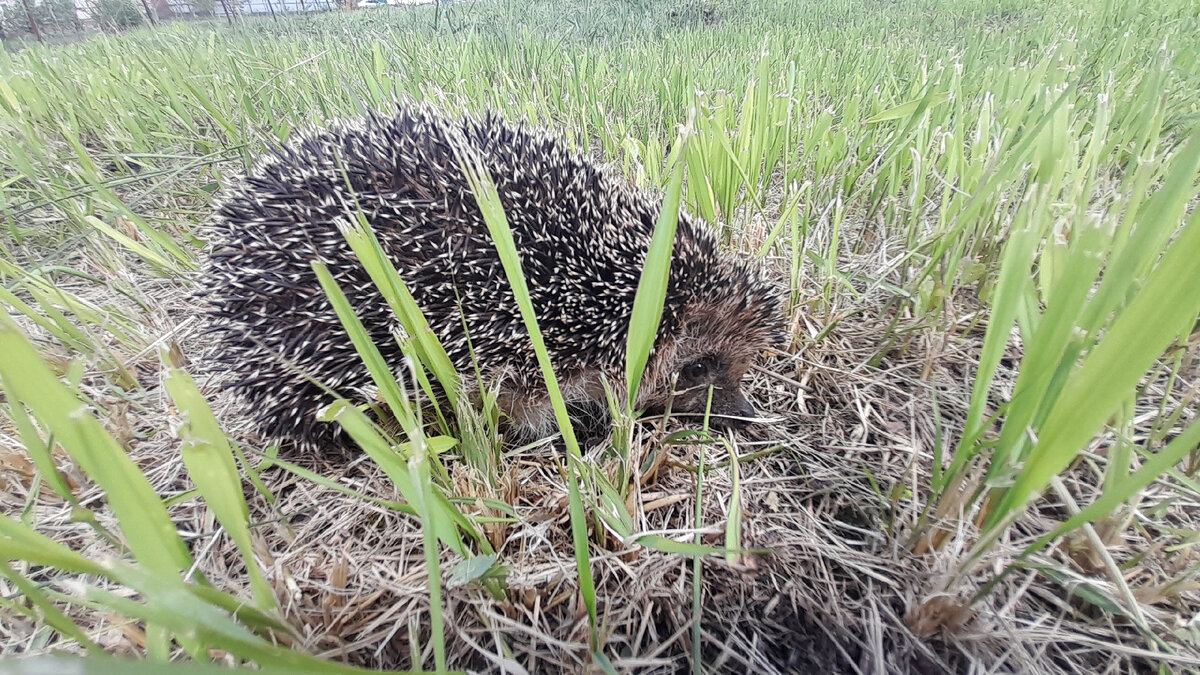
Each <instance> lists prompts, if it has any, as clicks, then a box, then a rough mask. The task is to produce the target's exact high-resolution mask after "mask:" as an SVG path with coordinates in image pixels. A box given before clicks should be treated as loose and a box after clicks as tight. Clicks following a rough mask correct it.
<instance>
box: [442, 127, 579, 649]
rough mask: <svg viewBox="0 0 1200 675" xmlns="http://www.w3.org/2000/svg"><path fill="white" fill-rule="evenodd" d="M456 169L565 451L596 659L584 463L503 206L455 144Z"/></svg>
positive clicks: (479, 168)
mask: <svg viewBox="0 0 1200 675" xmlns="http://www.w3.org/2000/svg"><path fill="white" fill-rule="evenodd" d="M455 152H456V153H457V155H458V160H459V165H460V166H461V167H462V170H463V174H464V175H465V176H466V178H467V181H468V183H469V184H470V186H471V192H472V194H473V195H474V196H475V201H476V202H477V204H478V205H479V209H480V211H481V212H482V214H483V219H484V222H485V223H486V224H487V228H488V232H489V233H491V236H492V240H493V241H494V242H495V244H496V252H497V253H498V254H499V256H500V261H501V264H502V265H503V266H504V273H505V275H506V276H507V277H508V282H509V284H510V286H511V287H512V291H513V295H514V297H515V299H516V302H517V306H518V307H519V308H520V310H521V318H522V319H523V320H524V322H525V330H526V331H528V333H529V339H530V341H531V342H532V343H533V349H534V352H535V353H536V354H537V359H538V364H539V365H540V366H541V369H542V377H543V378H544V380H545V382H546V389H547V391H548V392H549V395H550V401H551V404H552V405H553V407H554V417H555V419H556V420H557V422H558V428H559V431H560V433H561V434H562V438H563V443H564V444H565V445H566V447H567V464H566V481H567V490H568V509H569V512H570V518H571V535H572V540H573V543H574V546H575V567H576V571H577V572H578V574H579V592H580V596H581V598H582V600H583V604H584V607H585V609H586V610H587V616H588V629H589V631H588V643H589V645H590V647H591V649H592V652H593V657H594V658H595V657H598V656H601V652H600V649H601V645H600V642H599V633H598V628H599V625H598V618H597V614H596V586H595V583H594V581H593V580H592V568H591V557H590V555H589V553H588V536H587V515H586V513H585V512H584V508H583V497H582V494H581V490H580V484H581V482H583V480H584V475H585V465H584V463H583V455H582V453H581V452H580V450H579V441H578V440H576V438H575V429H574V427H572V425H571V418H570V416H569V415H568V414H567V406H566V402H565V401H564V399H563V395H562V390H561V389H559V386H558V378H557V377H556V376H555V374H554V366H553V364H551V363H550V355H549V353H548V352H547V351H546V343H545V341H544V340H543V339H542V333H541V330H539V329H538V324H537V316H536V314H535V313H534V311H533V301H532V300H531V299H530V295H529V287H528V286H527V285H526V283H525V273H524V272H523V271H522V269H521V258H520V255H519V254H518V253H517V245H516V242H515V241H514V240H513V235H512V230H511V229H509V226H508V219H507V218H506V217H505V215H504V207H503V205H502V204H501V202H500V196H499V195H498V194H497V193H496V186H495V185H494V184H493V183H492V179H491V176H490V175H489V174H488V172H487V169H486V168H485V167H484V166H483V164H482V162H481V161H480V160H479V158H478V157H476V156H474V155H473V154H471V151H470V150H469V149H467V148H463V147H461V146H456V148H455Z"/></svg>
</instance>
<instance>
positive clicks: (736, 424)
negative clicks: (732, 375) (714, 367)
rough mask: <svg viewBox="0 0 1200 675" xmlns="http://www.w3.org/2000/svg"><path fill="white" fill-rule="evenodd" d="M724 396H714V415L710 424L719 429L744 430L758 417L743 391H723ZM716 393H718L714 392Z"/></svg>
mask: <svg viewBox="0 0 1200 675" xmlns="http://www.w3.org/2000/svg"><path fill="white" fill-rule="evenodd" d="M722 392H723V393H724V395H723V396H720V397H716V396H714V400H713V411H712V412H713V415H712V418H711V420H710V424H712V426H714V427H716V428H717V429H722V430H724V429H743V428H745V427H747V426H749V425H750V423H751V421H752V420H753V419H754V418H755V417H758V411H757V410H755V409H754V406H753V405H752V404H751V403H750V401H749V400H747V399H746V395H745V394H743V393H742V390H741V389H732V390H722ZM714 393H716V392H714Z"/></svg>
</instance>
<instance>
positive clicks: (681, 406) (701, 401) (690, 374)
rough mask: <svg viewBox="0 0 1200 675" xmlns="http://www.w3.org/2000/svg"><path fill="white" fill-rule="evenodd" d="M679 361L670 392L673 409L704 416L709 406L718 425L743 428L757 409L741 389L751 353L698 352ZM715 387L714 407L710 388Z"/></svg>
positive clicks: (698, 416) (713, 421) (710, 420)
mask: <svg viewBox="0 0 1200 675" xmlns="http://www.w3.org/2000/svg"><path fill="white" fill-rule="evenodd" d="M673 360H674V361H675V362H676V363H678V364H679V365H678V367H677V368H676V372H675V373H674V378H673V381H674V383H675V385H674V389H673V391H672V392H671V411H672V412H673V413H684V414H687V415H688V416H689V417H694V418H696V419H699V418H700V417H703V415H704V411H705V409H706V408H707V409H709V412H710V418H709V423H710V424H711V425H712V426H713V427H715V428H717V429H729V428H741V427H744V426H746V425H747V424H749V422H750V420H751V419H753V418H754V417H755V416H756V415H757V413H756V411H755V410H754V406H752V405H750V401H748V400H746V395H745V394H744V393H742V378H743V377H744V376H745V375H746V371H747V370H749V368H750V356H749V355H745V354H723V353H721V352H718V351H712V352H698V353H692V354H688V355H686V357H685V358H682V359H680V358H678V357H677V358H676V359H673ZM710 389H711V390H712V407H711V408H708V392H709V390H710Z"/></svg>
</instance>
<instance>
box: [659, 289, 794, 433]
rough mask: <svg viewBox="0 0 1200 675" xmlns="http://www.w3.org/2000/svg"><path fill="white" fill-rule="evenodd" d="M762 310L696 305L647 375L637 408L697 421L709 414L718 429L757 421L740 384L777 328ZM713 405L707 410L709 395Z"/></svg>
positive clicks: (721, 305) (692, 306) (688, 310)
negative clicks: (669, 412) (678, 333)
mask: <svg viewBox="0 0 1200 675" xmlns="http://www.w3.org/2000/svg"><path fill="white" fill-rule="evenodd" d="M761 312H762V308H761V307H745V306H741V307H731V306H728V305H724V304H707V303H694V304H693V305H691V306H689V307H688V309H687V311H686V312H685V316H687V317H688V320H687V321H686V322H684V324H683V325H682V330H681V331H680V335H679V337H678V338H677V339H675V340H671V341H669V342H668V343H667V344H664V345H661V346H660V348H659V349H658V350H657V352H656V353H655V354H654V355H653V356H652V358H651V361H650V364H649V365H648V367H647V369H646V376H645V379H644V380H643V386H642V390H641V391H640V392H639V394H638V407H640V408H645V409H647V410H648V411H650V412H652V413H661V412H664V411H665V410H666V408H667V404H668V402H669V403H670V410H671V413H672V414H683V415H687V416H689V417H693V418H694V419H696V420H698V419H699V418H701V417H703V415H704V412H705V410H706V408H707V409H708V410H709V413H710V418H711V424H712V425H713V426H714V427H717V428H729V427H741V426H745V425H746V424H748V423H749V420H750V418H753V417H755V416H756V415H757V412H756V411H755V409H754V406H753V405H751V404H750V402H749V401H748V400H747V399H746V396H745V394H744V393H743V392H742V386H741V383H742V378H743V377H745V375H746V372H747V371H748V370H749V369H750V365H751V363H752V362H753V361H754V359H755V357H757V356H758V355H759V354H760V353H761V352H762V351H763V350H765V349H766V348H768V347H770V346H772V345H773V344H775V343H776V342H777V341H778V328H777V326H776V325H775V323H774V322H773V321H769V320H764V316H763V315H762V313H761ZM710 388H711V389H712V405H711V408H708V406H709V403H708V397H709V393H708V392H709V389H710Z"/></svg>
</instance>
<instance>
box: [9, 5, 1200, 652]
mask: <svg viewBox="0 0 1200 675" xmlns="http://www.w3.org/2000/svg"><path fill="white" fill-rule="evenodd" d="M1198 34H1200V5H1197V4H1196V3H1194V2H1191V1H1190V0H1161V1H1160V2H1155V3H1141V2H1133V1H1122V0H1109V1H1108V2H1099V3H1098V2H1086V1H1084V0H1039V1H1036V2H1035V1H1033V0H829V1H823V2H817V1H815V0H814V1H809V0H789V1H786V2H760V1H759V0H751V1H750V2H747V3H727V2H724V1H719V2H707V3H704V2H696V1H694V0H680V1H678V2H672V1H670V0H661V1H660V0H643V1H637V0H629V1H628V2H612V1H610V0H587V1H585V2H577V1H576V0H561V1H558V2H553V3H552V2H548V1H546V0H538V1H535V2H526V3H514V2H508V1H507V0H499V1H497V2H489V3H469V2H467V3H456V4H451V5H445V6H441V7H420V8H394V9H377V10H369V11H366V10H364V11H355V12H337V13H328V14H322V15H313V16H304V17H290V18H287V19H285V20H281V21H272V20H270V19H269V18H263V19H259V18H255V19H246V20H244V21H242V22H240V23H238V24H237V25H236V26H234V27H232V28H230V27H228V26H226V25H224V24H223V23H221V22H210V23H189V24H165V25H162V26H160V27H158V28H156V29H144V30H139V31H136V32H131V33H126V34H121V35H115V36H96V37H93V38H91V39H87V40H85V41H82V42H79V43H78V44H72V45H60V46H54V47H40V46H36V45H32V46H28V47H26V48H23V49H20V50H15V49H11V50H9V51H0V76H2V77H0V220H2V221H3V235H2V236H0V303H3V304H4V306H5V310H6V311H5V316H3V317H0V387H2V389H0V393H2V399H0V487H2V490H0V508H2V510H3V511H4V514H5V515H4V516H3V517H2V518H0V619H2V620H0V649H2V650H3V651H2V652H0V653H2V654H4V655H5V656H17V655H22V656H38V655H45V654H50V653H58V654H60V655H62V654H66V655H86V656H87V657H88V658H90V659H91V661H89V663H90V664H91V665H92V666H93V667H94V668H96V672H110V670H115V669H118V668H119V669H120V670H121V671H123V672H132V671H134V670H135V665H138V664H140V666H141V667H142V668H144V669H146V671H147V672H159V671H160V670H161V668H162V665H161V664H162V662H164V661H168V660H170V661H173V662H177V663H176V664H175V665H176V666H177V667H181V666H180V664H179V662H185V661H190V662H212V663H215V664H220V665H222V666H230V665H247V664H257V665H258V666H259V667H262V668H264V669H267V670H270V669H272V668H274V669H277V670H278V672H349V671H351V670H352V669H354V668H376V669H378V668H386V669H427V670H428V669H437V670H444V669H450V670H465V669H472V670H478V671H486V672H508V673H520V672H558V671H561V670H568V671H572V672H578V671H582V670H585V669H595V670H596V671H599V672H605V671H607V672H680V671H691V672H726V671H728V672H810V671H818V672H837V673H842V672H846V673H853V672H862V673H909V672H921V673H929V672H948V673H960V672H979V673H983V672H1023V673H1024V672H1030V673H1042V672H1044V673H1060V672H1066V673H1125V672H1147V673H1148V672H1156V673H1182V672H1196V671H1197V670H1200V449H1198V448H1200V424H1198V423H1197V421H1196V418H1197V409H1198V406H1197V402H1196V398H1197V395H1200V359H1198V357H1200V210H1198V209H1197V208H1196V206H1197V204H1198V203H1200V200H1198V197H1200V187H1198V184H1197V179H1198V177H1200V43H1198V42H1197V40H1196V35H1198ZM400 96H409V97H413V98H418V99H422V100H427V101H432V102H436V103H439V104H440V105H442V106H444V107H445V108H447V109H450V110H469V111H482V110H483V109H485V108H491V109H494V110H497V111H500V112H501V113H503V114H504V115H505V116H506V117H509V118H512V119H524V120H528V121H530V122H533V123H535V124H538V125H542V126H546V127H550V128H552V129H554V130H555V131H556V132H557V133H559V134H560V135H561V136H562V137H563V138H564V139H566V141H567V142H568V143H569V144H570V145H571V146H572V147H574V148H576V149H578V150H580V151H583V152H587V153H590V154H591V155H593V156H594V157H595V158H596V159H597V160H598V161H602V162H605V163H608V164H610V165H611V166H613V167H615V168H616V169H617V170H620V171H623V172H624V173H625V174H626V175H628V177H629V178H630V180H632V181H635V182H637V183H639V184H642V185H644V186H646V187H649V188H652V189H654V190H658V191H660V192H662V193H665V194H667V195H668V196H672V195H678V194H682V203H683V205H684V207H685V208H687V209H688V210H690V211H691V212H693V213H695V214H698V215H700V216H702V217H703V218H705V219H706V220H708V221H709V222H711V223H713V224H714V226H715V227H717V228H718V229H719V231H720V233H721V234H722V236H723V239H724V241H725V243H726V244H727V245H728V246H729V247H730V248H732V249H736V250H738V251H741V252H742V253H743V254H744V255H746V256H756V257H759V258H761V259H763V260H764V262H765V264H767V265H768V266H769V267H770V268H771V269H772V270H773V271H775V272H777V274H778V278H779V279H780V280H781V283H784V284H787V286H788V288H789V290H790V293H789V302H788V307H787V311H788V313H789V316H788V319H789V322H790V324H789V325H790V326H791V327H792V336H791V340H790V343H789V344H788V346H787V348H786V349H783V350H781V351H779V352H777V353H772V354H770V355H767V356H766V357H765V358H764V360H763V362H762V363H761V364H760V366H761V367H759V368H758V369H756V370H755V371H754V372H753V373H752V378H751V382H750V390H751V392H752V394H753V398H754V400H755V402H756V404H757V406H758V408H759V409H760V411H761V412H762V414H763V415H764V416H765V417H767V418H769V419H770V421H769V422H766V423H763V424H760V425H758V426H757V427H756V428H754V429H752V430H750V431H747V432H745V433H739V434H734V435H728V436H720V435H709V434H707V433H704V432H701V433H696V434H685V433H680V427H679V426H678V425H677V424H674V423H671V424H663V423H660V422H659V421H658V420H647V421H643V422H635V421H634V420H632V419H631V417H630V415H628V414H626V415H617V424H616V426H615V430H614V433H613V435H612V436H611V438H609V439H608V440H607V441H606V442H604V443H600V444H598V445H590V446H585V447H577V446H576V445H575V443H574V441H573V440H572V439H573V434H571V433H569V430H568V429H566V428H564V429H563V431H564V433H563V437H564V439H565V440H561V441H555V443H556V444H557V445H559V446H565V449H566V450H567V452H566V457H567V460H566V462H565V463H564V462H563V460H562V459H561V457H560V454H561V453H559V452H556V451H554V450H553V449H552V447H551V446H547V445H539V446H535V447H524V448H512V447H505V446H504V444H503V442H502V439H501V438H499V437H498V436H497V432H496V429H495V426H494V425H493V424H491V423H490V421H489V420H490V418H489V416H488V415H487V414H486V413H487V411H477V410H470V409H468V408H469V406H467V405H466V404H463V405H462V406H460V409H458V410H455V411H450V413H449V414H447V415H446V416H445V418H442V419H431V418H429V417H426V418H425V423H421V422H420V421H419V419H418V416H417V414H416V411H418V410H419V408H420V406H419V405H416V406H414V404H416V403H418V402H419V400H420V399H421V398H422V397H423V394H422V387H421V386H418V385H415V384H413V383H400V384H402V385H404V384H407V386H404V387H397V388H396V390H395V392H394V393H398V395H397V396H396V397H395V399H394V400H389V401H388V403H389V404H390V405H391V406H392V410H394V411H396V412H397V416H398V417H399V418H400V419H401V420H402V421H404V422H406V424H405V425H404V426H405V434H404V437H402V438H391V437H387V436H386V435H383V434H382V433H381V432H380V431H378V430H376V429H373V428H371V427H370V425H369V424H366V423H365V419H366V418H365V417H362V416H361V415H359V414H358V413H357V412H356V410H355V409H354V408H352V407H343V408H342V409H341V410H340V411H339V412H340V417H339V420H340V421H341V423H343V424H344V425H346V428H347V430H348V431H350V432H351V433H352V434H353V435H354V436H355V438H356V439H359V440H361V441H362V443H363V445H364V447H367V448H369V450H368V452H367V453H366V454H364V455H362V456H360V457H354V458H345V457H302V458H295V457H290V456H288V457H278V456H276V454H275V452H274V450H273V449H272V448H265V447H262V445H261V444H260V443H259V442H258V441H257V439H255V438H253V437H251V436H250V435H248V434H247V432H246V429H247V426H246V416H245V413H246V411H244V410H242V409H240V407H239V404H238V402H237V401H236V400H232V399H230V398H229V397H228V396H227V395H226V394H225V393H224V392H223V391H222V389H221V388H220V386H219V385H220V383H221V374H220V373H219V372H213V371H212V369H210V368H208V367H207V366H206V364H207V363H208V362H209V361H211V358H212V350H213V347H212V345H211V344H209V343H208V342H207V341H206V339H205V336H204V334H203V330H204V326H203V324H202V322H201V321H200V318H199V317H198V316H197V315H196V312H195V307H194V306H193V305H192V304H191V303H190V301H189V299H188V294H189V293H190V292H191V290H192V289H193V288H194V286H195V279H196V274H197V273H198V272H197V270H198V269H199V266H200V262H201V261H202V260H203V256H204V230H203V227H202V225H203V222H204V220H205V218H206V217H207V215H208V214H209V213H210V211H211V208H212V201H213V198H214V194H215V193H216V192H217V191H218V190H219V188H220V187H221V186H222V185H224V184H225V183H226V182H227V181H230V180H233V179H236V177H237V176H238V175H239V174H240V173H241V172H243V171H245V169H246V168H247V166H248V165H249V163H250V162H252V161H253V159H254V158H255V157H256V155H257V154H258V153H259V152H260V151H262V150H263V148H264V147H265V146H266V144H267V143H269V142H271V141H274V140H276V139H283V138H287V137H288V136H289V135H291V134H293V133H295V132H296V131H297V130H298V129H303V128H308V127H310V126H312V125H319V124H322V123H324V122H326V121H328V120H330V119H334V118H339V117H349V116H353V115H356V114H359V113H360V112H361V111H362V110H364V109H367V108H374V107H386V106H388V105H390V104H391V101H393V100H394V99H395V98H396V97H400ZM482 178H484V180H483V182H482V183H481V185H480V194H486V189H487V186H488V183H487V181H486V177H482ZM667 201H668V202H670V200H669V199H668V200H667ZM667 220H669V219H667ZM496 223H497V224H498V225H501V229H500V230H499V232H500V233H501V234H502V233H503V227H502V223H500V222H499V221H496ZM359 236H362V237H363V238H362V239H361V240H360V241H359V243H360V244H361V246H362V250H363V251H364V256H363V258H364V264H367V265H371V264H375V265H376V268H377V269H379V270H381V274H384V275H386V268H387V265H385V264H382V263H383V262H385V261H381V260H379V259H376V258H372V255H373V254H372V250H371V245H370V238H369V237H366V233H359ZM498 240H500V241H501V243H503V237H502V236H501V237H499V238H498ZM660 263H665V261H660ZM516 267H517V268H519V265H518V266H516ZM329 290H331V291H332V290H333V289H329ZM331 295H332V296H334V297H335V298H336V295H337V294H336V292H333V293H331ZM651 301H652V298H651ZM396 306H397V307H400V308H401V313H403V311H405V309H411V308H405V307H404V304H403V298H402V297H400V298H397V305H396ZM412 349H413V353H414V355H416V356H417V357H419V358H418V359H417V360H418V362H419V363H422V364H424V365H425V366H426V368H427V369H428V371H429V372H430V373H432V374H433V375H434V376H436V377H437V378H439V379H442V380H443V381H444V380H445V379H446V378H450V377H452V376H453V375H452V374H447V373H445V372H444V371H443V370H441V369H442V368H444V366H442V365H441V362H439V360H438V358H437V349H438V347H437V345H435V344H434V345H430V344H424V343H414V345H413V346H412ZM632 351H636V350H632ZM368 356H369V354H368ZM551 365H552V364H551ZM422 372H423V371H422ZM435 567H436V568H437V569H438V570H439V573H438V574H432V575H431V574H429V573H428V570H430V569H433V568H435ZM114 656H116V657H126V658H130V659H132V658H135V657H136V658H138V659H140V661H138V664H133V663H127V662H120V663H111V662H109V661H107V660H106V659H108V658H111V657H114ZM64 658H65V657H64ZM7 667H8V665H7V664H5V663H4V662H0V672H3V671H5V669H6V668H7ZM45 667H46V668H47V671H46V672H57V671H56V670H55V669H57V668H59V667H61V664H53V663H51V664H48V665H46V666H45ZM193 667H196V668H202V666H200V665H198V664H195V665H194V666H193ZM197 672H199V671H197Z"/></svg>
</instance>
